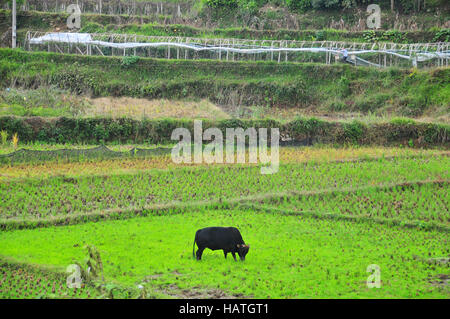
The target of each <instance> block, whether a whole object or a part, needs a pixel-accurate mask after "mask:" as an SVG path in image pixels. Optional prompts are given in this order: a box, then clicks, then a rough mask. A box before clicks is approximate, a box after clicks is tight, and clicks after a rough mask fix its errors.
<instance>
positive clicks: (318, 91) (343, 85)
mask: <svg viewBox="0 0 450 319" xmlns="http://www.w3.org/2000/svg"><path fill="white" fill-rule="evenodd" d="M0 75H1V77H0V86H1V87H9V86H10V85H11V84H12V83H15V84H16V85H17V86H21V87H25V88H33V87H37V86H40V85H57V86H59V87H61V88H64V89H69V90H72V91H73V92H76V93H79V94H80V93H91V94H93V95H94V96H111V95H112V96H131V97H146V98H172V99H173V98H174V99H180V98H186V97H195V98H209V99H210V100H212V101H213V102H216V103H219V104H225V105H230V104H238V105H239V104H241V105H267V106H283V107H294V106H297V107H303V108H305V107H310V108H315V109H317V108H322V109H330V110H340V111H359V112H362V113H367V112H369V111H371V112H390V113H394V114H402V115H409V116H418V115H421V114H423V113H424V112H427V110H428V111H430V112H431V111H432V110H434V112H436V113H439V114H442V113H447V112H448V109H447V108H446V106H448V102H449V101H450V89H449V85H448V83H450V69H448V68H447V69H445V68H444V69H437V70H430V71H429V70H423V71H417V70H415V71H413V72H411V71H409V70H398V69H385V70H376V69H372V68H353V67H351V66H347V65H319V64H296V63H281V64H278V63H271V62H226V61H207V60H194V61H192V60H188V61H183V60H154V59H148V58H145V59H144V58H142V59H140V60H139V61H138V62H136V63H135V64H132V65H130V66H127V67H125V66H123V65H122V59H121V58H119V57H83V56H73V55H58V54H48V53H28V52H21V51H12V50H8V49H1V50H0Z"/></svg>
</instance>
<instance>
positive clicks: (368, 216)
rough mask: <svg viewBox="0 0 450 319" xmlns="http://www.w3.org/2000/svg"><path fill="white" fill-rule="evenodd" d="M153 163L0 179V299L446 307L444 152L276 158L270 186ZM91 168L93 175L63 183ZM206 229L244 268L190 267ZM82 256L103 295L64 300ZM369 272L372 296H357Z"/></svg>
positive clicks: (217, 263) (59, 166)
mask: <svg viewBox="0 0 450 319" xmlns="http://www.w3.org/2000/svg"><path fill="white" fill-rule="evenodd" d="M395 153H397V154H398V156H397V157H392V154H395ZM324 154H327V155H326V156H324ZM165 158H167V156H165V155H161V156H158V157H154V158H152V159H134V160H133V159H128V160H127V159H125V160H122V159H120V160H105V161H100V162H97V163H95V162H85V163H76V162H74V163H61V162H54V163H44V164H43V163H34V164H33V163H29V164H20V165H17V166H4V167H2V168H4V169H5V172H6V173H7V174H9V176H7V177H3V178H2V179H1V180H0V187H1V193H2V198H1V201H0V209H1V225H2V229H3V230H2V231H1V237H2V240H1V241H0V254H1V258H2V260H3V266H2V268H1V274H3V275H2V276H3V279H1V278H0V280H1V282H2V288H1V291H0V296H1V297H2V298H36V297H38V296H40V295H42V294H44V295H46V297H61V298H111V297H116V298H117V297H127V298H137V297H147V298H148V297H169V298H171V297H175V298H178V297H199V296H200V297H214V298H216V297H220V296H225V297H236V298H243V297H255V298H355V297H357V298H361V297H362V298H429V297H433V298H448V297H449V296H450V291H449V286H448V283H447V278H448V262H447V261H446V260H448V257H449V255H450V250H449V245H448V240H449V217H450V214H449V197H448V181H449V167H450V165H449V164H450V159H449V157H448V154H447V153H446V152H445V151H439V150H428V151H427V150H413V149H402V150H400V149H391V148H362V149H358V148H347V149H341V150H339V149H321V148H317V147H313V148H308V147H304V148H287V149H282V151H281V154H280V158H281V165H280V170H279V172H278V173H277V174H273V175H261V174H260V171H259V167H258V166H255V165H240V166H234V165H212V166H208V165H199V166H185V167H175V166H172V165H169V164H168V163H167V164H168V165H165V164H164V163H165V161H167V159H165ZM130 163H132V164H130ZM97 164H98V165H99V167H105V169H103V172H102V173H100V172H99V171H96V170H95V169H93V171H94V172H95V174H90V173H89V169H87V170H83V169H79V170H78V171H77V169H75V170H73V171H72V170H69V171H70V172H71V173H72V174H67V171H66V170H65V167H75V168H76V167H77V166H80V167H84V166H86V167H87V168H89V167H90V166H92V167H94V166H96V165H97ZM106 167H107V169H106ZM25 168H27V169H25ZM41 169H42V172H43V174H42V176H39V174H36V173H33V172H36V171H40V170H41ZM46 171H47V173H45V172H46ZM83 172H84V173H83ZM207 226H235V227H238V228H239V229H240V231H241V233H242V235H243V237H244V240H245V242H246V243H248V244H250V246H251V249H250V252H249V255H248V256H247V258H246V261H245V262H234V260H233V259H231V258H230V259H224V258H223V254H222V252H217V251H216V252H212V251H210V250H206V251H205V253H204V257H203V259H202V261H201V262H198V261H196V260H195V259H194V258H193V257H192V244H193V240H194V234H195V231H196V230H197V229H199V228H202V227H207ZM87 246H89V247H92V246H93V247H96V249H97V250H98V252H99V254H100V256H101V260H102V264H103V268H102V269H103V272H102V274H103V275H104V281H102V282H103V284H101V285H99V284H97V286H96V285H95V284H91V283H92V282H93V283H96V282H98V281H87V282H86V285H85V286H84V287H85V288H82V289H81V288H80V289H81V290H76V289H75V290H73V289H72V290H71V289H69V290H68V288H67V287H66V285H65V278H66V277H65V276H67V274H64V271H65V268H66V267H67V266H68V265H70V264H74V263H78V264H80V265H83V260H85V259H86V256H87V255H88V253H87V251H86V247H87ZM372 264H376V265H378V266H379V267H380V271H381V288H373V289H370V288H368V286H367V283H366V281H367V279H368V276H369V275H370V273H368V272H367V267H368V266H369V265H372ZM49 267H50V268H51V270H48V269H49ZM11 269H13V270H11ZM12 271H14V272H12ZM49 276H50V277H49ZM0 277H1V276H0ZM49 278H55V279H49ZM48 282H52V283H53V284H48ZM138 286H139V287H140V288H137V287H138ZM96 287H97V288H96ZM98 287H100V288H98ZM105 287H108V288H105Z"/></svg>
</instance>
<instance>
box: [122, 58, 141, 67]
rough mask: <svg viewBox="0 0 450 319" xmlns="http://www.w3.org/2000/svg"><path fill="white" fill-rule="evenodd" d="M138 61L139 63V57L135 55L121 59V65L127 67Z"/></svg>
mask: <svg viewBox="0 0 450 319" xmlns="http://www.w3.org/2000/svg"><path fill="white" fill-rule="evenodd" d="M138 61H139V57H138V56H136V55H132V56H124V57H123V58H122V65H123V66H126V67H127V66H130V65H133V64H135V63H137V62H138Z"/></svg>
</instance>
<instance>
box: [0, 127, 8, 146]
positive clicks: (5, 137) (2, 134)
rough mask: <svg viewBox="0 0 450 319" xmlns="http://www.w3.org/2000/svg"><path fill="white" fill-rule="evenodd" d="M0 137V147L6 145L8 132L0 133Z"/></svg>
mask: <svg viewBox="0 0 450 319" xmlns="http://www.w3.org/2000/svg"><path fill="white" fill-rule="evenodd" d="M0 136H1V139H2V145H6V141H7V140H8V132H7V131H4V130H2V131H0Z"/></svg>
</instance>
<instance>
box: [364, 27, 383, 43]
mask: <svg viewBox="0 0 450 319" xmlns="http://www.w3.org/2000/svg"><path fill="white" fill-rule="evenodd" d="M363 38H364V41H366V42H371V43H373V42H378V41H379V40H380V39H379V37H378V36H377V34H376V32H375V31H374V30H366V31H364V32H363Z"/></svg>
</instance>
